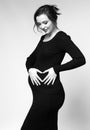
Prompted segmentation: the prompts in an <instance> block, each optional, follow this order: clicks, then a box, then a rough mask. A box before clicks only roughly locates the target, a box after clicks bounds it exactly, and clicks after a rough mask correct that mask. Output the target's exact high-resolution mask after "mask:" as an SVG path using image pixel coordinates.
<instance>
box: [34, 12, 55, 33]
mask: <svg viewBox="0 0 90 130" xmlns="http://www.w3.org/2000/svg"><path fill="white" fill-rule="evenodd" d="M36 21H37V27H38V29H40V30H41V31H43V32H44V33H45V34H48V33H51V32H52V31H53V30H54V28H55V24H54V23H53V22H52V21H51V20H50V19H49V18H48V16H47V15H46V14H41V15H39V16H37V17H36Z"/></svg>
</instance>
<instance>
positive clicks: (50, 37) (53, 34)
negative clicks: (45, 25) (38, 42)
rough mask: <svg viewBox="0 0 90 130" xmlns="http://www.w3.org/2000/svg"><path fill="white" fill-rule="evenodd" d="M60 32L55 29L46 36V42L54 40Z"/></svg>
mask: <svg viewBox="0 0 90 130" xmlns="http://www.w3.org/2000/svg"><path fill="white" fill-rule="evenodd" d="M59 31H60V30H59V29H58V28H55V29H54V30H53V31H52V32H51V33H49V34H46V35H45V38H44V41H47V40H50V39H52V38H53V37H54V36H55V35H56V33H57V32H59Z"/></svg>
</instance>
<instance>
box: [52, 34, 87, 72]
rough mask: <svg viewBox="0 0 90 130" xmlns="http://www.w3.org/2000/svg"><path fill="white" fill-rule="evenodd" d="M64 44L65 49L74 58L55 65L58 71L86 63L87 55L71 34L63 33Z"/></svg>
mask: <svg viewBox="0 0 90 130" xmlns="http://www.w3.org/2000/svg"><path fill="white" fill-rule="evenodd" d="M59 46H61V45H59ZM62 46H63V47H62V48H63V50H64V51H65V52H66V53H68V54H69V55H70V56H71V57H72V60H71V61H69V62H67V63H65V64H62V65H55V66H54V67H53V68H54V70H55V72H56V73H59V72H60V71H65V70H70V69H74V68H77V67H79V66H82V65H84V64H85V63H86V60H85V57H84V55H83V54H82V52H81V51H80V49H79V48H78V47H77V46H76V45H75V44H74V43H73V41H72V40H71V38H70V36H68V35H67V34H65V33H63V35H62Z"/></svg>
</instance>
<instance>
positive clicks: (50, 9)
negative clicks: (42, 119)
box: [34, 4, 61, 27]
mask: <svg viewBox="0 0 90 130" xmlns="http://www.w3.org/2000/svg"><path fill="white" fill-rule="evenodd" d="M58 11H59V9H58V8H57V6H56V5H48V4H46V5H43V6H41V7H39V8H38V9H37V10H36V12H35V14H34V22H35V25H36V26H37V20H36V17H37V16H39V15H41V14H46V15H47V16H48V18H49V19H50V20H51V21H52V22H54V23H55V24H56V23H57V16H58V15H60V14H61V13H58ZM35 25H34V27H35Z"/></svg>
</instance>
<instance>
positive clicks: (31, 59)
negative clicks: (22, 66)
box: [26, 49, 36, 71]
mask: <svg viewBox="0 0 90 130" xmlns="http://www.w3.org/2000/svg"><path fill="white" fill-rule="evenodd" d="M35 60H36V49H35V50H34V51H33V52H32V54H31V55H30V56H29V57H27V60H26V68H27V71H29V69H30V68H32V67H33V65H34V63H35Z"/></svg>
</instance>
